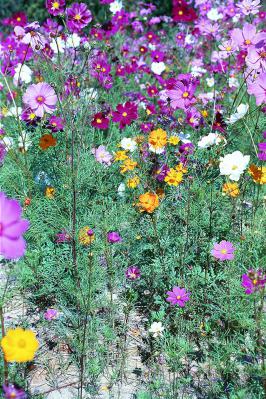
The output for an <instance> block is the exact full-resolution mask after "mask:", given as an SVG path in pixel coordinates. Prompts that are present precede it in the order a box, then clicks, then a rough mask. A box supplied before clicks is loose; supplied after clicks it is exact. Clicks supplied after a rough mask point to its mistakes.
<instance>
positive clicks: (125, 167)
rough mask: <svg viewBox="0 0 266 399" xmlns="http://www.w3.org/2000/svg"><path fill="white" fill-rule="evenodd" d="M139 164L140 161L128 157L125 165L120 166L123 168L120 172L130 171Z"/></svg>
mask: <svg viewBox="0 0 266 399" xmlns="http://www.w3.org/2000/svg"><path fill="white" fill-rule="evenodd" d="M137 164H138V163H137V162H135V161H133V159H130V158H128V159H126V160H125V161H124V162H123V165H121V166H120V168H121V169H120V172H121V173H125V172H128V171H129V170H134V169H135V167H136V166H137Z"/></svg>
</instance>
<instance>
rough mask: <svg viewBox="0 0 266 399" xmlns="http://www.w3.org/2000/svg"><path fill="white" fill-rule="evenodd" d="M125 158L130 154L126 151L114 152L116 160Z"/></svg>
mask: <svg viewBox="0 0 266 399" xmlns="http://www.w3.org/2000/svg"><path fill="white" fill-rule="evenodd" d="M125 159H128V155H127V152H126V151H117V152H115V154H114V160H115V161H124V160H125Z"/></svg>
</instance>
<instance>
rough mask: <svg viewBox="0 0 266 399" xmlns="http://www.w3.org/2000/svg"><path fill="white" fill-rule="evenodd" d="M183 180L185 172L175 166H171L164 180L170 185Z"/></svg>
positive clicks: (175, 184)
mask: <svg viewBox="0 0 266 399" xmlns="http://www.w3.org/2000/svg"><path fill="white" fill-rule="evenodd" d="M182 180H183V173H182V172H178V171H177V170H175V169H174V168H171V169H170V170H169V171H168V172H167V175H166V177H165V178H164V181H165V182H166V183H167V184H168V185H169V186H178V185H179V184H180V183H181V181H182Z"/></svg>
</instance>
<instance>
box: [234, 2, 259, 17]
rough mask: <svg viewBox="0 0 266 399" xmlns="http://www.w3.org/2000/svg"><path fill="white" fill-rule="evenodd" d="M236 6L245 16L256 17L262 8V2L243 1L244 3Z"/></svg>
mask: <svg viewBox="0 0 266 399" xmlns="http://www.w3.org/2000/svg"><path fill="white" fill-rule="evenodd" d="M236 6H237V7H238V8H239V9H240V10H241V11H242V13H243V14H244V15H250V14H253V15H255V14H257V13H258V12H259V8H260V7H261V5H260V0H243V1H242V3H237V4H236Z"/></svg>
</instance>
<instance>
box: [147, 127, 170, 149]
mask: <svg viewBox="0 0 266 399" xmlns="http://www.w3.org/2000/svg"><path fill="white" fill-rule="evenodd" d="M166 143H167V133H166V132H165V131H164V130H163V129H156V130H153V131H152V132H150V134H149V144H150V145H151V146H152V147H154V148H155V149H157V148H163V147H164V146H165V145H166Z"/></svg>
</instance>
